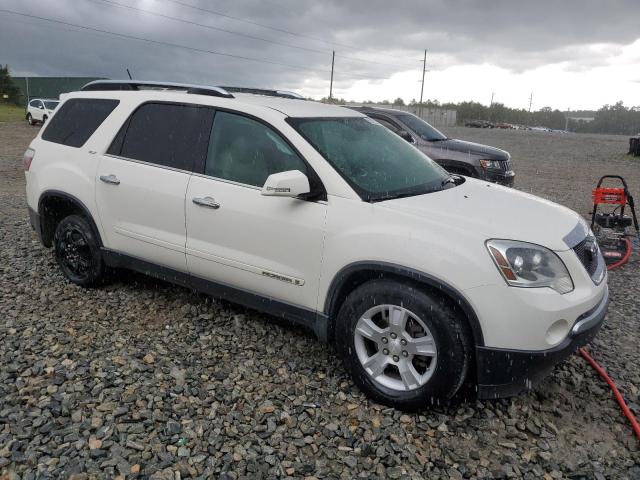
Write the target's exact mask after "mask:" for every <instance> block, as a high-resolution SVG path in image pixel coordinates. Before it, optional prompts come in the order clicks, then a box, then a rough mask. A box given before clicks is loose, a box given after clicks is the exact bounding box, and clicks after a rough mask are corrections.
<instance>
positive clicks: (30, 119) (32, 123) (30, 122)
mask: <svg viewBox="0 0 640 480" xmlns="http://www.w3.org/2000/svg"><path fill="white" fill-rule="evenodd" d="M27 122H28V123H29V125H31V126H33V125H35V124H36V122H35V121H34V120H33V117H32V116H31V114H30V113H27Z"/></svg>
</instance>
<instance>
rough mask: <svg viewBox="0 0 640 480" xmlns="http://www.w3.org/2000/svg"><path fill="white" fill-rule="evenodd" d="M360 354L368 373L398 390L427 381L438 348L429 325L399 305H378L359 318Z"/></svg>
mask: <svg viewBox="0 0 640 480" xmlns="http://www.w3.org/2000/svg"><path fill="white" fill-rule="evenodd" d="M354 344H355V349H356V354H357V355H358V359H359V360H360V363H361V364H362V366H363V367H364V369H365V371H366V372H367V374H368V375H369V376H370V377H371V378H372V379H373V380H374V381H376V382H378V383H379V384H381V385H383V386H385V387H387V388H391V389H393V390H398V391H409V390H415V389H417V388H420V387H422V386H423V385H425V384H426V383H427V382H428V381H429V379H430V378H431V376H432V375H433V372H434V371H435V368H436V364H437V359H438V351H437V348H436V342H435V339H434V337H433V335H432V334H431V331H430V330H429V328H428V327H427V325H426V324H425V323H424V321H422V320H421V319H420V318H419V317H418V316H417V315H415V314H414V313H412V312H411V311H409V310H407V309H406V308H404V307H401V306H398V305H376V306H375V307H372V308H370V309H369V310H367V311H366V312H364V314H363V315H362V316H361V317H360V319H358V322H357V324H356V328H355V333H354Z"/></svg>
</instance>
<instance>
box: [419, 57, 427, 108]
mask: <svg viewBox="0 0 640 480" xmlns="http://www.w3.org/2000/svg"><path fill="white" fill-rule="evenodd" d="M426 72H427V49H426V48H425V49H424V60H422V87H420V117H422V95H423V94H424V74H425V73H426Z"/></svg>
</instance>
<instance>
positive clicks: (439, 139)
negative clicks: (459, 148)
mask: <svg viewBox="0 0 640 480" xmlns="http://www.w3.org/2000/svg"><path fill="white" fill-rule="evenodd" d="M445 140H449V139H448V138H446V137H445V138H432V139H431V140H429V141H430V142H444V141H445Z"/></svg>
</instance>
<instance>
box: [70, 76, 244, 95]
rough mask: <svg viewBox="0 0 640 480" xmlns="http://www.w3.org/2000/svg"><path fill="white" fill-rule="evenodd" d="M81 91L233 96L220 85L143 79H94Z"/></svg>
mask: <svg viewBox="0 0 640 480" xmlns="http://www.w3.org/2000/svg"><path fill="white" fill-rule="evenodd" d="M80 90H81V91H84V92H86V91H111V90H178V91H184V92H185V93H193V94H196V95H211V96H213V97H224V98H234V97H233V95H232V94H231V93H229V92H228V91H227V90H225V89H224V88H222V87H208V86H203V85H190V84H187V83H172V82H152V81H144V80H94V81H93V82H89V83H87V84H86V85H85V86H84V87H82V88H81V89H80Z"/></svg>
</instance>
